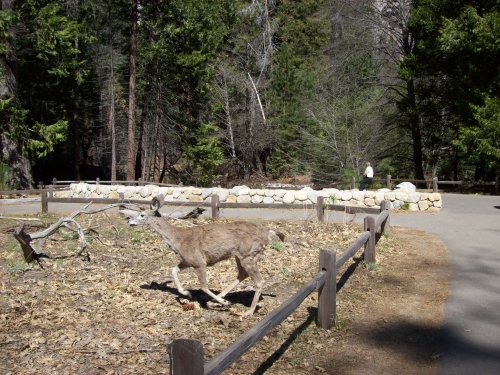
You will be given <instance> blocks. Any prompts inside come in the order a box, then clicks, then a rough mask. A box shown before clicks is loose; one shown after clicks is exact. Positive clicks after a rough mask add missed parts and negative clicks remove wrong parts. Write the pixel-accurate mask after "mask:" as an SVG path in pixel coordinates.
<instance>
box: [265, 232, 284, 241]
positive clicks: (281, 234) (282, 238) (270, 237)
mask: <svg viewBox="0 0 500 375" xmlns="http://www.w3.org/2000/svg"><path fill="white" fill-rule="evenodd" d="M275 236H277V237H279V239H280V240H281V241H285V235H284V234H283V233H281V232H278V231H277V230H273V229H270V230H269V239H272V237H275Z"/></svg>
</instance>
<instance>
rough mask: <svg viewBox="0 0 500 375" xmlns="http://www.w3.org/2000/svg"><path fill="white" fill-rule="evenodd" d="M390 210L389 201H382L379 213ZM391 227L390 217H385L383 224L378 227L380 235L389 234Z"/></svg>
mask: <svg viewBox="0 0 500 375" xmlns="http://www.w3.org/2000/svg"><path fill="white" fill-rule="evenodd" d="M390 209H391V201H388V200H384V201H382V203H381V205H380V212H382V211H389V210H390ZM390 227H391V217H390V215H387V218H386V219H385V220H384V222H383V223H382V224H381V225H380V233H382V234H383V233H389V231H390Z"/></svg>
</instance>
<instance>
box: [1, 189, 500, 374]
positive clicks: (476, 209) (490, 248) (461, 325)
mask: <svg viewBox="0 0 500 375" xmlns="http://www.w3.org/2000/svg"><path fill="white" fill-rule="evenodd" d="M443 201H444V208H443V209H442V210H441V212H439V213H434V214H430V213H429V214H425V213H415V214H411V213H402V214H397V213H396V214H393V215H391V224H392V225H397V226H405V227H413V228H418V229H422V230H425V231H427V232H430V233H433V234H436V235H437V236H439V237H440V238H441V239H442V240H443V241H444V243H445V244H446V245H447V246H448V249H449V261H450V264H451V267H452V279H451V287H450V293H449V298H448V301H447V303H446V306H445V321H444V328H443V332H442V333H443V335H442V336H443V339H444V348H445V350H444V353H443V355H442V357H441V359H440V362H439V368H438V372H439V374H440V375H462V374H463V375H475V374H478V375H490V374H491V375H499V374H500V197H494V196H493V197H492V196H475V195H460V194H445V195H443ZM81 206H82V205H81V204H74V205H70V204H52V203H51V204H50V206H49V210H50V211H51V212H57V213H69V212H72V211H74V210H76V209H77V208H79V207H81ZM180 209H181V210H186V208H180ZM163 210H168V211H169V212H172V211H173V210H175V209H174V208H172V207H164V208H163ZM39 211H40V203H39V202H36V203H34V202H27V203H23V204H2V203H0V215H6V214H7V215H22V214H28V213H34V212H39ZM221 216H222V217H232V218H234V217H239V218H265V219H310V218H314V217H315V212H313V211H305V210H285V211H281V210H256V209H255V210H254V209H246V210H229V209H226V210H221ZM363 217H364V215H361V214H358V215H344V214H342V213H339V212H335V213H329V215H328V216H327V220H330V221H335V222H342V221H344V222H345V221H354V222H361V221H362V218H363Z"/></svg>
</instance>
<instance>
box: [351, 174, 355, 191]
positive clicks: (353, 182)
mask: <svg viewBox="0 0 500 375" xmlns="http://www.w3.org/2000/svg"><path fill="white" fill-rule="evenodd" d="M355 188H356V177H354V176H352V179H351V189H355Z"/></svg>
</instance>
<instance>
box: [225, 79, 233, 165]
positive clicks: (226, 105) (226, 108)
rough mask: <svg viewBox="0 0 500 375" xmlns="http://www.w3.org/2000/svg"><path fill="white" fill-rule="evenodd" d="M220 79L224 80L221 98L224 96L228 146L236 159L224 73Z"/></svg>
mask: <svg viewBox="0 0 500 375" xmlns="http://www.w3.org/2000/svg"><path fill="white" fill-rule="evenodd" d="M222 79H223V80H224V90H223V96H224V108H225V112H226V123H227V130H228V132H229V145H230V147H231V156H232V157H233V158H235V157H236V147H235V145H234V132H233V121H232V119H231V108H230V106H229V93H228V91H227V82H226V75H225V73H224V72H223V73H222Z"/></svg>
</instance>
